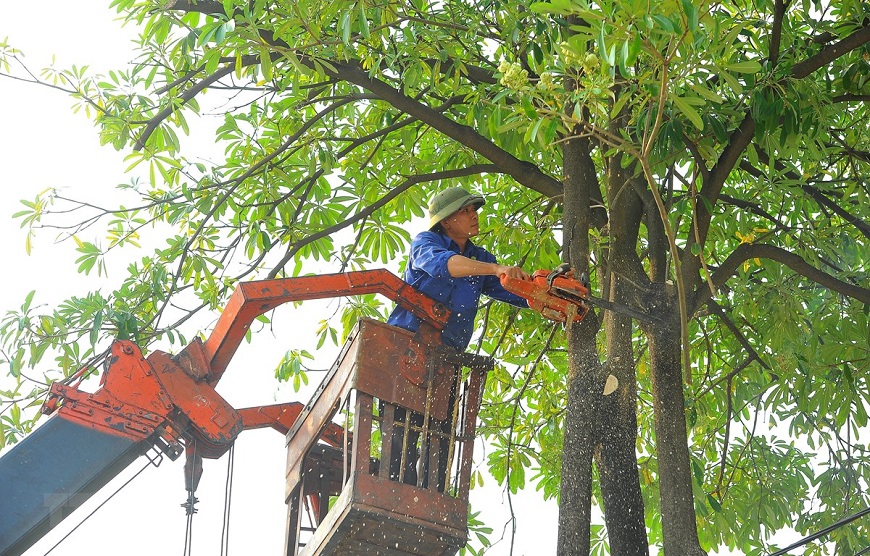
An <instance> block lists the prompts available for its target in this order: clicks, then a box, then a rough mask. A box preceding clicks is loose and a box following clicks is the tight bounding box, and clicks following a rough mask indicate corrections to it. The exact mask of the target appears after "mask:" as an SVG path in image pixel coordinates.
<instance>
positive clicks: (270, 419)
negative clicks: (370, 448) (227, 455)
mask: <svg viewBox="0 0 870 556" xmlns="http://www.w3.org/2000/svg"><path fill="white" fill-rule="evenodd" d="M303 409H305V405H303V404H301V403H299V402H289V403H279V404H275V405H261V406H257V407H246V408H244V409H238V410H237V411H238V413H239V415H240V416H241V417H242V428H243V429H244V430H251V429H262V428H266V427H271V428H273V429H275V430H276V431H278V432H280V433H281V434H284V435H286V434H287V432H288V431H289V430H290V429H291V428H292V427H293V424H294V423H296V419H298V418H299V414H300V413H302V410H303ZM322 439H323V440H324V441H325V442H326V443H327V444H329V445H330V446H341V444H342V442H343V441H344V429H343V428H342V427H340V426H338V425H336V424H335V423H330V426H328V427H327V428H326V430H324V432H323V436H322Z"/></svg>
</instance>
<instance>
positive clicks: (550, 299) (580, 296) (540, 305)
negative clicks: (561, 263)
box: [501, 270, 589, 322]
mask: <svg viewBox="0 0 870 556" xmlns="http://www.w3.org/2000/svg"><path fill="white" fill-rule="evenodd" d="M550 275H551V272H550V271H548V270H537V271H535V273H534V274H532V279H531V280H519V279H516V278H510V277H509V276H507V275H506V274H503V275H502V276H501V284H502V286H504V288H505V289H506V290H508V291H509V292H513V293H515V294H517V295H519V296H520V297H523V298H525V299H526V301H528V302H529V308H531V309H533V310H535V311H537V312H539V313H541V314H542V315H544V316H545V317H546V318H548V319H550V320H553V321H556V322H567V321H568V320H569V318H571V315H573V321H574V322H578V321H580V320H582V319H583V317H585V316H586V313H588V312H589V289H588V288H587V287H586V286H584V285H583V284H581V283H580V282H579V281H578V280H575V279H574V278H572V277H570V276H565V275H560V276H556V277H555V278H553V279H549V277H550Z"/></svg>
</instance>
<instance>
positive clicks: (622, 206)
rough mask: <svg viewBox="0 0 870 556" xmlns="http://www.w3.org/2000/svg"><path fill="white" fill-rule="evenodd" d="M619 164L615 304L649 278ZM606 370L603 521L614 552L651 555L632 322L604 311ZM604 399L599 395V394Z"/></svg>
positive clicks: (614, 207)
mask: <svg viewBox="0 0 870 556" xmlns="http://www.w3.org/2000/svg"><path fill="white" fill-rule="evenodd" d="M628 179H629V176H627V175H626V174H625V173H624V172H623V170H622V168H621V166H620V165H619V164H616V163H615V162H612V163H611V165H610V169H609V172H608V188H607V191H608V206H609V207H610V221H609V222H610V225H609V227H608V229H609V236H610V237H609V241H608V243H607V250H606V252H607V256H606V257H602V258H604V259H605V260H606V263H607V264H606V270H605V273H606V274H605V277H606V279H605V280H602V282H603V283H604V286H605V287H604V288H603V291H604V292H605V296H607V297H608V298H609V299H610V300H611V301H618V302H620V303H623V304H627V305H630V304H632V303H633V299H634V298H635V296H634V295H633V292H634V290H635V289H636V288H637V287H636V286H635V285H632V283H631V281H630V280H625V279H623V277H624V276H634V280H635V281H639V280H641V279H645V277H644V276H643V275H642V270H641V267H640V264H639V262H638V261H637V256H636V254H635V252H634V249H635V246H636V245H637V231H638V229H639V227H640V219H641V218H642V216H643V206H642V203H641V202H640V199H639V198H638V197H637V195H636V194H635V193H634V191H633V190H632V189H631V188H630V187H626V185H627V184H628ZM604 332H605V347H606V350H607V370H608V371H609V372H610V373H611V374H612V375H613V376H615V377H616V378H617V380H618V381H619V386H618V388H617V389H616V391H615V392H613V393H612V394H610V395H608V396H606V397H604V399H603V404H602V405H603V406H602V412H601V417H600V419H599V421H600V423H599V428H598V430H599V431H600V434H599V435H598V436H599V438H598V445H597V447H596V452H595V456H596V462H597V465H598V472H599V477H600V481H601V495H602V498H603V500H604V502H603V504H604V521H605V524H606V525H607V537H608V540H609V541H610V552H611V554H618V555H619V556H648V554H649V540H648V538H647V534H646V523H645V521H644V504H643V495H642V493H641V489H640V480H639V477H638V466H637V451H636V447H635V446H636V442H637V381H636V376H635V361H634V353H633V351H632V326H631V319H630V318H628V317H624V316H621V315H618V314H616V313H613V312H606V313H604ZM599 395H600V394H599Z"/></svg>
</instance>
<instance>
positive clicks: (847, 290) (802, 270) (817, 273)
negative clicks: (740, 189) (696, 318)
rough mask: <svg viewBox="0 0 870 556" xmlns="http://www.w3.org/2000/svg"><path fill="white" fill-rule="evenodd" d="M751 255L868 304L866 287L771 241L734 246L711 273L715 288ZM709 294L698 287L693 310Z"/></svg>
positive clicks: (869, 294)
mask: <svg viewBox="0 0 870 556" xmlns="http://www.w3.org/2000/svg"><path fill="white" fill-rule="evenodd" d="M751 259H768V260H771V261H776V262H779V263H782V264H784V265H785V266H787V267H788V268H790V269H791V270H792V271H794V272H795V273H797V274H800V275H801V276H803V277H805V278H807V279H809V280H812V281H813V282H815V283H817V284H819V285H820V286H823V287H825V288H827V289H829V290H831V291H833V292H837V293H839V294H841V295H845V296H846V297H851V298H852V299H856V300H858V301H861V302H863V303H867V304H870V289H867V288H862V287H859V286H855V285H854V284H849V283H848V282H844V281H842V280H840V279H839V278H836V277H834V276H831V275H830V274H828V273H826V272H822V271H821V270H819V269H818V268H816V267H814V266H812V265H811V264H809V263H808V262H806V261H805V260H804V259H803V258H801V257H800V256H799V255H797V254H795V253H792V252H790V251H786V250H785V249H783V248H781V247H777V246H775V245H768V244H764V243H742V244H740V245H739V246H738V247H737V249H735V250H734V251H733V252H732V253H731V254H730V255H728V258H726V259H725V261H724V262H723V263H722V265H721V266H719V268H718V269H716V271H715V272H714V273H713V276H712V281H713V284H715V285H716V287H717V288H720V287H722V285H724V284H725V282H727V281H728V279H729V278H730V277H731V276H732V275H733V274H734V272H735V271H736V270H737V269H738V268H739V267H740V265H742V264H743V263H745V262H746V261H748V260H751ZM711 296H712V293H711V292H710V291H709V290H708V289H706V288H702V289H700V290H699V291H698V292H697V293H696V294H695V302H694V304H693V307H694V308H695V310H697V308H698V307H699V306H700V305H701V304H703V303H706V302H707V301H708V300H709V299H710V298H711Z"/></svg>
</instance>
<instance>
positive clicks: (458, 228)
mask: <svg viewBox="0 0 870 556" xmlns="http://www.w3.org/2000/svg"><path fill="white" fill-rule="evenodd" d="M441 226H442V227H443V228H444V231H445V232H447V235H448V236H450V237H451V238H453V239H458V238H462V239H468V238H470V237H474V236H476V235H477V234H479V233H480V223H479V221H478V218H477V207H475V206H474V205H469V206H467V207H465V208H461V209H459V210H458V211H456V212H454V213H453V214H451V215H450V216H448V217H447V218H445V219H444V220H442V221H441Z"/></svg>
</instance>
